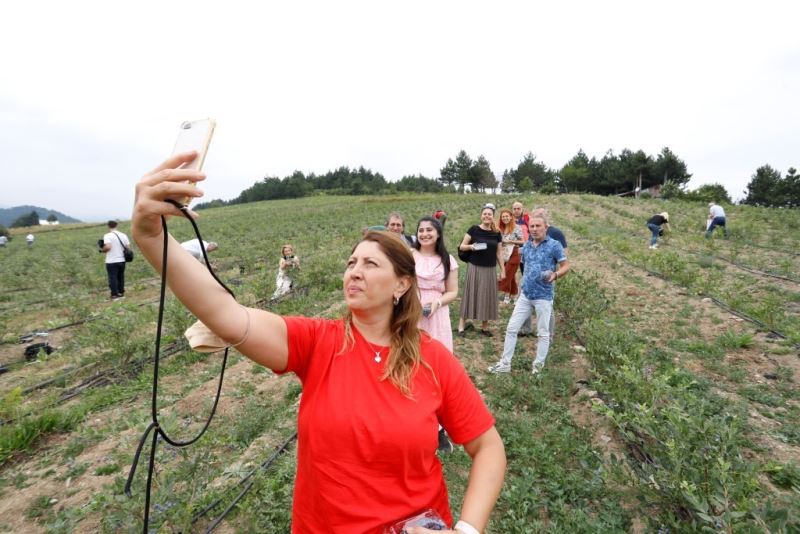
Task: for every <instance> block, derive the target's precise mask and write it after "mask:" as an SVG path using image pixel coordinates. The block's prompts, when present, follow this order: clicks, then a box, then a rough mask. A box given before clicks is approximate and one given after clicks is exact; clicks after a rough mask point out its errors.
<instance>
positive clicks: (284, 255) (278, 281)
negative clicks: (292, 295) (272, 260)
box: [272, 243, 300, 299]
mask: <svg viewBox="0 0 800 534" xmlns="http://www.w3.org/2000/svg"><path fill="white" fill-rule="evenodd" d="M299 268H300V258H298V257H297V256H295V255H294V247H293V246H292V245H289V244H288V243H287V244H286V245H283V246H282V247H281V259H280V261H279V262H278V276H277V277H276V278H275V293H273V294H272V298H273V299H277V298H279V297H282V296H284V295H286V294H287V293H288V292H289V291H291V290H292V287H293V286H294V280H292V277H291V276H289V272H290V271H291V270H293V269H299Z"/></svg>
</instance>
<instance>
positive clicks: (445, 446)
mask: <svg viewBox="0 0 800 534" xmlns="http://www.w3.org/2000/svg"><path fill="white" fill-rule="evenodd" d="M437 450H438V451H439V452H440V453H442V454H447V453H448V452H453V444H452V443H451V442H450V438H448V437H447V432H445V431H444V428H440V429H439V447H438V448H437Z"/></svg>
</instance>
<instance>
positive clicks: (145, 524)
mask: <svg viewBox="0 0 800 534" xmlns="http://www.w3.org/2000/svg"><path fill="white" fill-rule="evenodd" d="M167 202H169V203H170V204H172V205H173V206H175V207H176V208H178V209H180V210H181V213H183V215H184V216H185V217H186V218H187V219H189V222H190V223H192V227H193V228H194V233H195V235H196V236H197V240H198V241H199V242H200V243H202V242H203V238H202V236H201V235H200V229H199V228H198V227H197V223H195V222H194V219H192V217H191V216H190V215H189V213H188V207H187V206H181V205H180V204H178V203H177V202H175V201H173V200H170V199H167ZM161 230H162V232H163V234H164V248H163V254H162V261H163V263H162V266H161V291H160V296H159V305H158V323H157V326H156V341H155V352H154V356H153V395H152V399H151V421H150V424H149V425H148V426H147V429H146V430H145V431H144V434H142V437H141V439H140V440H139V445H138V447H137V448H136V454H135V455H134V457H133V462H132V464H131V470H130V472H129V473H128V480H127V482H126V483H125V494H126V495H127V496H128V497H131V496H132V495H131V485H132V484H133V477H134V475H135V474H136V466H137V465H138V463H139V456H140V455H141V453H142V448H143V447H144V443H145V441H147V436H148V435H150V432H151V431H153V430H155V431H154V432H153V437H152V440H151V444H150V461H149V462H148V469H147V484H146V486H145V500H144V518H143V521H142V532H143V533H144V534H148V528H149V523H150V495H151V491H152V487H153V471H154V469H155V459H156V445H157V444H158V438H159V436H160V437H161V438H162V439H163V440H164V441H166V442H167V443H169V444H170V445H172V446H173V447H186V446H188V445H191V444H192V443H194V442H196V441H197V440H198V439H200V438H201V437H202V436H203V434H205V432H206V430H207V429H208V426H209V425H210V424H211V420H212V419H213V418H214V414H215V413H216V411H217V404H218V403H219V397H220V393H221V392H222V381H223V379H224V377H225V366H226V364H227V362H228V348H225V355H224V356H223V358H222V365H221V366H220V373H219V383H218V385H217V393H216V396H215V397H214V404H213V405H212V406H211V411H210V413H209V416H208V420H206V423H205V425H204V426H203V428H202V429H201V430H200V432H199V433H198V434H197V435H196V436H195V437H194V438H192V439H190V440H187V441H178V440H175V439H173V438H171V437H169V435H167V433H166V432H165V431H164V429H163V428H161V425H160V424H159V422H158V364H159V351H160V348H161V327H162V324H163V319H164V300H165V296H166V286H167V249H168V248H169V233H168V232H167V221H166V219H165V218H164V217H163V216H162V217H161ZM200 250H201V251H202V252H203V259H204V260H205V263H206V268H207V269H208V272H209V273H211V276H212V277H213V278H214V280H216V281H217V283H218V284H219V285H220V286H221V287H222V288H223V289H225V291H227V292H228V293H229V294H230V295H231V296H232V297H234V298H235V295H234V294H233V291H231V290H230V289H229V288H228V286H226V285H225V284H224V283H223V282H222V280H220V279H219V278H218V277H217V275H216V274H215V273H214V270H213V269H212V268H211V263H210V262H209V261H208V254H207V253H206V250H205V247H200Z"/></svg>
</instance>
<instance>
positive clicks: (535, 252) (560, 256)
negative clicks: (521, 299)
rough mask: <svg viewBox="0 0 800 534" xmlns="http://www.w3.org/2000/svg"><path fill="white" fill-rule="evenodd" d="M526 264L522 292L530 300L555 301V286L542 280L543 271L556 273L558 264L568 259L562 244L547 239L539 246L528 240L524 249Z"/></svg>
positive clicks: (523, 257)
mask: <svg viewBox="0 0 800 534" xmlns="http://www.w3.org/2000/svg"><path fill="white" fill-rule="evenodd" d="M521 252H522V259H523V261H524V262H525V276H524V277H523V279H522V292H523V293H524V294H525V297H526V298H527V299H529V300H553V284H552V283H550V282H547V281H546V280H542V271H555V270H556V269H557V268H558V264H559V263H561V262H562V261H565V260H566V259H567V255H566V254H564V247H562V246H561V243H559V242H558V241H556V240H555V239H552V238H550V237H545V238H544V240H543V241H542V242H541V243H539V245H538V246H537V245H534V243H533V240H532V239H530V240H528V242H527V243H525V245H524V246H523V247H522V251H521Z"/></svg>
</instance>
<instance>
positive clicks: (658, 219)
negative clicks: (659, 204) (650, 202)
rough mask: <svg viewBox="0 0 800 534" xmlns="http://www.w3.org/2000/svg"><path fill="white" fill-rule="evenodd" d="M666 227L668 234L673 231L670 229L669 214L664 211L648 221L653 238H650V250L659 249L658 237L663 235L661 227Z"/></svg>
mask: <svg viewBox="0 0 800 534" xmlns="http://www.w3.org/2000/svg"><path fill="white" fill-rule="evenodd" d="M662 225H664V226H665V227H666V229H667V231H668V232H671V231H672V229H671V228H670V227H669V213H667V212H666V211H663V212H661V213H659V214H658V215H653V216H652V217H650V218H649V219H648V220H647V227H648V228H649V229H650V232H652V234H653V236H652V237H651V238H650V248H651V249H656V248H658V236H659V234H660V233H661V226H662Z"/></svg>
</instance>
